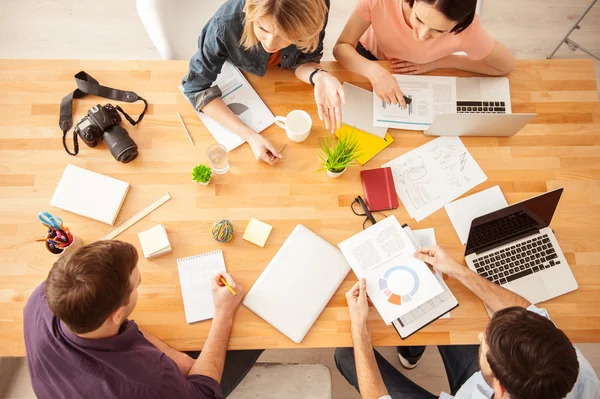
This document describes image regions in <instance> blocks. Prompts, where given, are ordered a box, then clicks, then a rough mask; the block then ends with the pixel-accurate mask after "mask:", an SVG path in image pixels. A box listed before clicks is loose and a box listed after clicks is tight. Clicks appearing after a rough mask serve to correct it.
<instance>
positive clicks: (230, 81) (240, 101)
mask: <svg viewBox="0 0 600 399" xmlns="http://www.w3.org/2000/svg"><path fill="white" fill-rule="evenodd" d="M215 85H216V86H218V87H219V89H221V93H222V94H221V99H222V100H223V102H224V103H225V104H226V105H227V106H228V107H229V109H231V110H232V111H233V113H234V114H236V115H237V116H238V117H239V118H240V119H241V120H242V122H244V123H245V124H246V126H248V127H249V128H251V129H252V130H254V131H255V132H257V133H260V132H262V131H263V130H265V129H266V128H267V127H269V126H271V125H272V124H273V122H275V116H274V115H273V113H271V111H270V110H269V108H267V106H266V105H265V103H264V102H263V100H262V99H261V98H260V97H259V96H258V94H257V93H256V91H254V88H252V86H251V85H250V83H249V82H248V81H247V80H246V78H245V77H244V75H242V73H241V72H240V70H239V69H238V68H237V67H236V66H235V65H233V64H231V63H230V62H225V64H223V69H221V73H220V74H219V76H217V80H216V81H215V82H214V83H213V86H215ZM179 89H180V90H181V91H182V92H183V87H182V86H179ZM196 114H198V117H199V118H200V120H201V121H202V122H203V123H204V125H205V126H206V128H207V129H208V131H209V132H210V134H212V136H213V137H214V138H215V140H217V142H218V143H219V144H223V146H225V148H227V151H231V150H233V149H235V148H237V147H239V146H240V145H242V144H244V142H245V141H244V140H243V139H242V138H240V136H238V135H237V134H235V133H234V132H232V131H231V130H229V129H227V128H225V127H223V126H222V125H220V124H219V123H218V122H216V121H215V120H214V119H212V118H211V117H209V116H208V115H206V114H204V113H203V112H198V111H196Z"/></svg>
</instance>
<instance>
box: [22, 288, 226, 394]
mask: <svg viewBox="0 0 600 399" xmlns="http://www.w3.org/2000/svg"><path fill="white" fill-rule="evenodd" d="M45 285H46V283H45V282H44V283H42V284H41V285H40V286H39V287H37V288H36V289H35V291H33V294H32V295H31V297H30V298H29V300H28V301H27V305H26V306H25V309H24V311H23V324H24V326H23V327H24V331H25V347H26V350H27V363H28V365H29V372H30V374H31V382H32V385H33V390H34V391H35V394H36V395H37V397H38V398H40V399H44V398H53V399H54V398H86V399H92V398H103V399H104V398H129V399H134V398H140V399H141V398H144V399H148V398H182V399H185V398H190V399H191V398H194V399H222V398H223V394H222V392H221V387H220V386H219V384H218V383H217V382H216V381H215V380H213V379H212V378H210V377H206V376H202V375H191V376H187V377H186V376H184V375H183V374H182V373H181V371H180V370H179V368H178V367H177V365H176V364H175V362H173V360H171V359H170V358H169V357H168V356H167V355H165V354H164V353H163V352H161V351H160V350H158V349H157V348H156V347H155V346H154V345H152V344H151V343H150V342H149V341H148V340H147V339H146V338H144V335H143V334H142V333H141V332H140V330H139V329H138V327H137V324H136V323H135V322H134V321H133V320H128V321H126V322H125V323H123V325H122V326H121V329H120V330H119V334H118V335H116V336H114V337H111V338H108V339H84V338H81V337H79V336H77V335H75V334H74V333H73V332H71V331H70V330H69V329H68V328H67V327H66V326H65V325H64V324H63V323H62V322H61V321H60V320H59V319H58V318H57V317H55V316H54V314H53V313H52V311H51V310H50V308H49V307H48V302H47V300H46V294H45Z"/></svg>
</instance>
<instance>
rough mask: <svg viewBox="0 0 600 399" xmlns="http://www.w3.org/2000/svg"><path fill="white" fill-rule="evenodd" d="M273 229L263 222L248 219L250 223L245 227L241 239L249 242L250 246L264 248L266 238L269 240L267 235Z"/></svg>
mask: <svg viewBox="0 0 600 399" xmlns="http://www.w3.org/2000/svg"><path fill="white" fill-rule="evenodd" d="M272 228H273V227H272V226H270V225H268V224H266V223H265V222H261V221H260V220H256V219H254V218H252V219H250V223H248V227H246V231H245V232H244V236H243V237H242V238H243V239H244V240H246V241H250V242H251V243H252V244H255V245H258V246H259V247H264V246H265V243H266V242H267V238H269V234H271V229H272Z"/></svg>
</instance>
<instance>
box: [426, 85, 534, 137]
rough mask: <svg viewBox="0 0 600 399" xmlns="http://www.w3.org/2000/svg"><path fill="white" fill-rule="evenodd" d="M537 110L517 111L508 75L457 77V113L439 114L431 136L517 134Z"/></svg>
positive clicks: (432, 126) (431, 128)
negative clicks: (511, 99) (511, 98)
mask: <svg viewBox="0 0 600 399" xmlns="http://www.w3.org/2000/svg"><path fill="white" fill-rule="evenodd" d="M536 115H537V114H513V113H512V104H511V102H510V85H509V83H508V79H507V78H456V113H448V114H439V115H437V116H436V117H435V119H434V120H433V123H432V124H431V126H429V128H428V129H427V130H426V131H425V135H427V136H492V137H496V136H500V137H502V136H513V135H515V134H517V132H518V131H519V130H521V129H522V128H523V127H524V126H525V125H527V124H528V123H529V122H530V121H531V120H532V119H533V118H535V116H536Z"/></svg>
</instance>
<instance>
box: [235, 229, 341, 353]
mask: <svg viewBox="0 0 600 399" xmlns="http://www.w3.org/2000/svg"><path fill="white" fill-rule="evenodd" d="M349 271H350V265H349V264H348V262H346V259H345V258H344V256H343V255H342V252H341V251H340V250H339V249H337V248H336V247H334V246H333V245H331V244H330V243H328V242H327V241H325V240H324V239H323V238H321V237H320V236H318V235H317V234H315V233H313V232H312V231H311V230H310V229H308V228H307V227H305V226H303V225H301V224H299V225H297V226H296V228H294V231H292V234H290V236H289V237H288V239H287V240H286V241H285V243H284V244H283V245H282V246H281V248H280V249H279V251H278V252H277V254H276V255H275V257H274V258H273V259H272V260H271V262H270V263H269V264H268V265H267V267H266V268H265V270H264V272H263V273H262V274H261V275H260V277H259V278H258V280H256V283H254V285H253V286H252V288H251V289H250V292H248V294H247V295H246V298H245V299H244V305H245V306H246V307H247V308H248V309H250V310H251V311H253V312H254V313H256V314H257V315H258V316H260V317H261V318H263V319H264V320H265V321H266V322H268V323H269V324H271V325H272V326H273V327H275V328H276V329H277V330H279V331H281V332H282V333H283V334H284V335H286V336H287V337H288V338H289V339H291V340H292V341H294V342H295V343H300V342H302V340H303V339H304V337H305V336H306V334H307V333H308V331H309V330H310V328H311V327H312V325H313V324H314V323H315V321H316V320H317V318H318V317H319V315H320V314H321V312H322V311H323V309H324V308H325V306H326V305H327V303H328V302H329V300H330V299H331V297H332V296H333V294H334V293H335V291H336V290H337V289H338V287H339V286H340V284H341V283H342V281H343V280H344V278H345V277H346V275H347V274H348V272H349Z"/></svg>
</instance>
